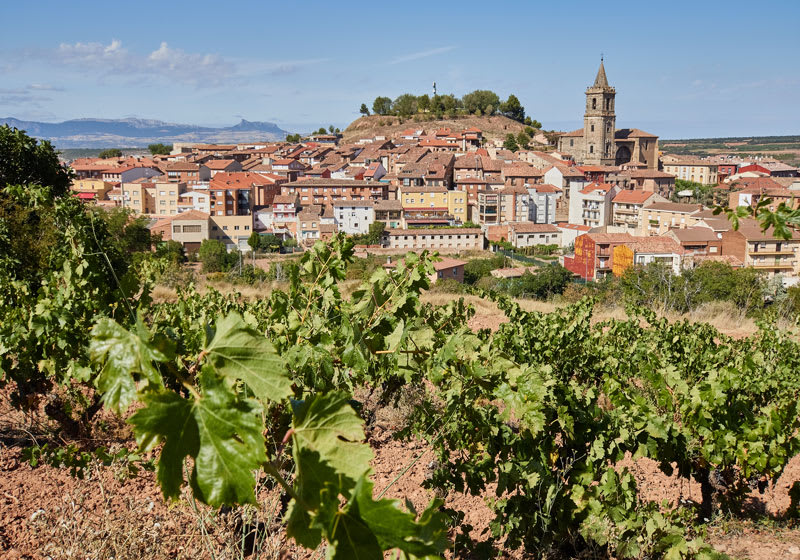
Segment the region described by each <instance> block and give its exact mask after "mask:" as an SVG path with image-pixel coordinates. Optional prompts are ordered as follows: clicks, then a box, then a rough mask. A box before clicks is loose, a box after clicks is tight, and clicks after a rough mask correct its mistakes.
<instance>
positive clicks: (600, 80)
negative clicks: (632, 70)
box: [592, 56, 608, 88]
mask: <svg viewBox="0 0 800 560" xmlns="http://www.w3.org/2000/svg"><path fill="white" fill-rule="evenodd" d="M592 87H601V88H607V87H608V78H606V68H605V66H603V57H602V56H600V68H598V70H597V77H596V78H595V79H594V86H592Z"/></svg>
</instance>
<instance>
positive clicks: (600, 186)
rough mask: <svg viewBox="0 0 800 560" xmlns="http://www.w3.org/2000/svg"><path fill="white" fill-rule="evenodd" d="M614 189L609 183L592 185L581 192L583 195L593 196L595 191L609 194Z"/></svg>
mask: <svg viewBox="0 0 800 560" xmlns="http://www.w3.org/2000/svg"><path fill="white" fill-rule="evenodd" d="M613 188H614V185H611V184H609V183H591V184H589V185H587V186H586V187H584V189H583V190H582V191H581V194H591V193H593V192H595V191H603V192H608V191H610V190H611V189H613Z"/></svg>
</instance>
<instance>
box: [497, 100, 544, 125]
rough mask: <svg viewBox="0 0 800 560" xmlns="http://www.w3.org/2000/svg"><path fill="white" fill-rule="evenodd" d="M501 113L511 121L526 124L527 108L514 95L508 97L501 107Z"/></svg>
mask: <svg viewBox="0 0 800 560" xmlns="http://www.w3.org/2000/svg"><path fill="white" fill-rule="evenodd" d="M500 112H501V113H502V114H503V115H505V116H506V117H508V118H509V119H513V120H515V121H517V122H520V123H521V122H525V107H523V106H522V104H521V103H520V102H519V99H517V96H516V95H513V94H512V95H509V96H508V99H506V100H505V101H504V102H503V103H502V104H501V105H500ZM540 128H541V125H540Z"/></svg>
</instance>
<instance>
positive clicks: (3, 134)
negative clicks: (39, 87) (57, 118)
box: [0, 125, 73, 197]
mask: <svg viewBox="0 0 800 560" xmlns="http://www.w3.org/2000/svg"><path fill="white" fill-rule="evenodd" d="M72 179H73V173H72V170H71V169H70V168H69V167H67V166H65V165H63V164H62V163H61V162H59V160H58V152H56V151H55V149H53V145H52V144H50V142H48V141H47V140H43V141H41V142H39V141H38V140H36V139H35V138H31V137H30V136H28V135H27V134H25V132H24V131H22V130H18V129H16V128H11V127H10V126H8V125H4V126H0V188H2V187H6V186H8V185H26V184H36V185H42V186H46V187H49V188H50V189H51V190H52V194H53V196H56V197H58V196H61V195H63V194H64V193H66V192H67V191H68V190H69V187H70V185H71V184H72Z"/></svg>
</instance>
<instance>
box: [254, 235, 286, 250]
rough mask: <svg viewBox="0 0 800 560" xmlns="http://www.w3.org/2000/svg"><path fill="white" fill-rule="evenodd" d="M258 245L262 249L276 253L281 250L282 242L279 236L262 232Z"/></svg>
mask: <svg viewBox="0 0 800 560" xmlns="http://www.w3.org/2000/svg"><path fill="white" fill-rule="evenodd" d="M259 246H260V248H261V250H262V251H269V252H271V253H277V252H278V251H280V250H281V247H282V246H283V242H282V241H281V238H280V237H278V236H277V235H273V234H271V233H267V234H262V235H261V236H260V242H259Z"/></svg>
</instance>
